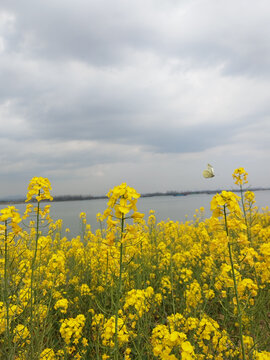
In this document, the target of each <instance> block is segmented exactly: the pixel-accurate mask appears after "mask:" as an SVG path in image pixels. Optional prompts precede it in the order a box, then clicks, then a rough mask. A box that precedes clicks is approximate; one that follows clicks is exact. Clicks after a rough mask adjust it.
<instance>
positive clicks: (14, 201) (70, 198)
mask: <svg viewBox="0 0 270 360" xmlns="http://www.w3.org/2000/svg"><path fill="white" fill-rule="evenodd" d="M223 190H224V189H223ZM267 190H268V191H269V190H270V188H250V189H246V190H245V191H267ZM221 191H222V189H216V190H198V191H179V192H178V191H167V192H165V193H162V192H155V193H146V194H141V197H142V198H144V197H156V196H188V195H198V194H207V195H209V194H216V193H220V192H221ZM226 191H232V192H240V190H239V189H229V190H228V189H227V190H226ZM99 199H107V196H106V195H100V196H93V195H85V196H84V195H60V196H57V195H56V196H54V198H53V201H52V202H64V201H83V200H99ZM32 202H35V201H32ZM44 202H46V201H44ZM48 202H50V201H48ZM23 203H25V199H22V198H18V199H6V200H0V205H5V204H23Z"/></svg>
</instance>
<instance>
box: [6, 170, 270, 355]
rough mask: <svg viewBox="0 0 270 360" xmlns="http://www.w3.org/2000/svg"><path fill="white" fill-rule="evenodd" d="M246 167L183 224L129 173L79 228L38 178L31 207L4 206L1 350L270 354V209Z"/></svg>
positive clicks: (17, 352)
mask: <svg viewBox="0 0 270 360" xmlns="http://www.w3.org/2000/svg"><path fill="white" fill-rule="evenodd" d="M247 175H248V174H247V173H246V171H245V170H244V169H243V168H238V169H236V170H235V171H234V173H233V180H234V182H235V184H237V185H238V186H239V196H238V195H236V193H234V192H227V191H222V192H221V193H218V194H216V195H215V196H214V197H213V199H212V201H211V210H212V216H211V217H210V218H208V219H205V218H204V210H203V208H201V209H199V210H198V211H197V212H196V215H195V217H194V220H193V221H187V222H185V223H180V222H173V221H170V220H167V221H164V222H160V223H157V222H156V219H155V212H154V211H151V212H150V214H147V215H144V214H141V213H139V212H138V211H137V208H136V204H137V201H139V197H140V195H139V194H138V193H137V192H136V190H134V189H133V188H131V187H129V186H127V185H126V184H125V183H123V184H121V185H120V186H117V187H115V188H114V189H112V190H110V191H109V193H108V207H107V209H106V210H105V211H104V213H103V214H97V221H98V222H99V224H100V229H99V230H97V231H96V232H95V233H93V232H92V231H91V226H90V225H89V224H87V223H86V214H85V213H81V214H80V218H81V223H82V235H78V236H77V237H73V238H71V239H70V238H69V232H68V229H62V222H61V220H53V219H51V217H50V205H49V204H48V201H51V200H52V196H51V185H50V182H49V180H48V179H46V178H40V177H35V178H33V179H32V180H31V181H30V184H29V187H28V193H27V197H26V202H27V205H26V210H25V212H24V213H22V214H20V213H19V211H18V210H17V209H16V208H15V207H14V206H8V207H7V208H5V209H2V210H1V211H0V281H1V284H0V285H1V288H0V359H4V360H6V359H7V360H19V359H20V360H29V359H30V360H71V359H75V360H79V359H82V360H90V359H98V360H106V359H112V360H116V359H117V360H120V359H121V360H129V359H141V360H144V359H161V360H178V359H182V360H192V359H198V360H208V359H213V360H222V359H232V360H234V359H244V360H251V359H254V360H266V359H268V360H269V359H270V291H269V290H270V212H269V210H268V208H266V209H262V210H261V211H258V208H257V207H256V202H255V196H254V193H252V192H250V191H245V188H246V187H247V181H248V180H247ZM33 200H35V201H34V202H33Z"/></svg>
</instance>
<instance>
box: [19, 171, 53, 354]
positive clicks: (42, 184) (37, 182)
mask: <svg viewBox="0 0 270 360" xmlns="http://www.w3.org/2000/svg"><path fill="white" fill-rule="evenodd" d="M50 190H51V184H50V182H49V180H48V179H47V178H42V177H34V178H33V179H32V180H31V181H30V183H29V186H28V193H27V197H26V202H28V201H31V200H32V199H36V201H37V207H36V208H35V212H36V218H35V243H34V253H33V258H32V262H31V280H30V331H31V339H32V341H31V352H30V354H31V359H33V358H34V354H35V349H34V342H33V339H34V337H35V336H34V335H35V326H34V304H35V302H36V299H35V293H34V282H35V273H36V259H37V252H38V240H39V236H40V216H41V214H42V212H41V206H40V202H41V201H42V200H50V201H52V200H53V198H52V196H51V194H50ZM46 212H47V209H46V211H44V214H45V213H46ZM25 214H26V215H28V212H26V213H25Z"/></svg>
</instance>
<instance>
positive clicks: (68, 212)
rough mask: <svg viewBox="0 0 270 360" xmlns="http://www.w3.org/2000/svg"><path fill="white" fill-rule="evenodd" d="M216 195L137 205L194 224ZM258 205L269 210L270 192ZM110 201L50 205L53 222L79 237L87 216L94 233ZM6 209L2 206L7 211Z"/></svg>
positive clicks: (160, 217)
mask: <svg viewBox="0 0 270 360" xmlns="http://www.w3.org/2000/svg"><path fill="white" fill-rule="evenodd" d="M212 197H213V194H211V195H209V194H194V195H187V196H154V197H146V198H140V199H139V200H138V202H137V208H138V211H140V212H142V213H144V214H145V215H146V217H148V214H149V211H150V210H155V215H156V218H157V221H162V220H164V221H166V220H167V219H168V218H169V219H170V220H173V221H179V222H184V221H186V220H192V219H193V215H194V214H195V211H196V209H199V208H200V207H201V206H203V207H204V209H205V217H206V218H207V217H210V216H211V211H210V202H211V199H212ZM255 197H256V204H257V206H258V207H259V208H262V207H265V206H269V207H270V190H265V191H256V192H255ZM106 204H107V200H106V199H99V200H82V201H63V202H53V203H51V216H52V218H53V219H54V220H57V219H62V220H63V224H64V225H63V226H64V228H66V227H68V228H70V230H71V234H72V235H78V234H80V231H81V225H80V219H79V215H80V213H81V212H82V211H83V212H85V213H86V215H87V216H86V217H87V223H88V224H90V225H91V228H92V231H95V230H96V229H97V228H98V226H99V225H98V223H97V221H96V214H97V213H98V212H100V213H102V212H103V211H104V210H105V209H106V207H107V206H106ZM5 206H6V205H0V208H1V209H2V208H4V207H5ZM15 207H16V208H17V209H19V210H20V211H21V212H23V211H24V210H25V204H16V205H15Z"/></svg>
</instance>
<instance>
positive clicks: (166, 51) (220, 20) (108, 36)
mask: <svg viewBox="0 0 270 360" xmlns="http://www.w3.org/2000/svg"><path fill="white" fill-rule="evenodd" d="M253 4H254V3H253V2H252V1H246V2H239V3H235V2H234V1H227V2H226V3H217V2H216V3H213V2H212V1H206V2H202V3H198V2H197V1H190V2H177V3H176V2H171V3H170V4H169V5H167V6H164V4H163V3H162V2H151V1H150V2H148V3H145V2H143V3H142V2H138V3H135V2H129V3H128V4H127V3H126V2H124V1H120V0H119V1H116V2H113V3H111V4H110V3H108V2H105V1H84V0H80V1H78V2H76V6H75V5H74V3H73V2H71V1H70V2H64V1H57V2H55V1H54V2H53V1H47V2H42V1H28V2H27V4H26V3H22V2H19V1H9V2H6V5H5V6H4V5H2V7H4V8H5V9H6V10H9V11H11V12H14V13H15V15H16V22H15V29H16V30H15V31H14V32H10V36H9V38H8V43H9V50H10V51H11V52H14V51H15V52H22V51H23V52H25V53H26V54H28V55H30V56H34V57H42V58H47V59H51V60H53V59H54V60H56V59H58V60H60V61H63V60H66V59H68V58H69V59H79V60H81V61H84V62H86V63H92V64H94V65H95V66H122V65H124V64H127V63H132V61H133V60H132V58H133V56H134V53H136V52H139V53H142V56H143V52H144V51H150V52H153V53H155V54H157V56H159V57H161V58H163V59H168V58H178V59H181V60H182V61H185V64H186V65H185V66H188V67H195V68H196V67H199V68H200V67H205V66H206V67H208V66H213V65H217V64H222V65H223V66H224V73H225V74H227V75H229V74H250V75H251V76H255V75H256V74H257V75H260V74H267V75H269V68H270V67H269V65H270V46H269V43H270V31H269V30H270V29H269V28H270V23H269V21H268V16H267V11H265V8H266V9H267V7H268V4H267V2H266V1H261V2H260V4H257V6H256V7H254V6H253ZM258 23H260V26H259V27H258V26H257V24H258Z"/></svg>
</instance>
